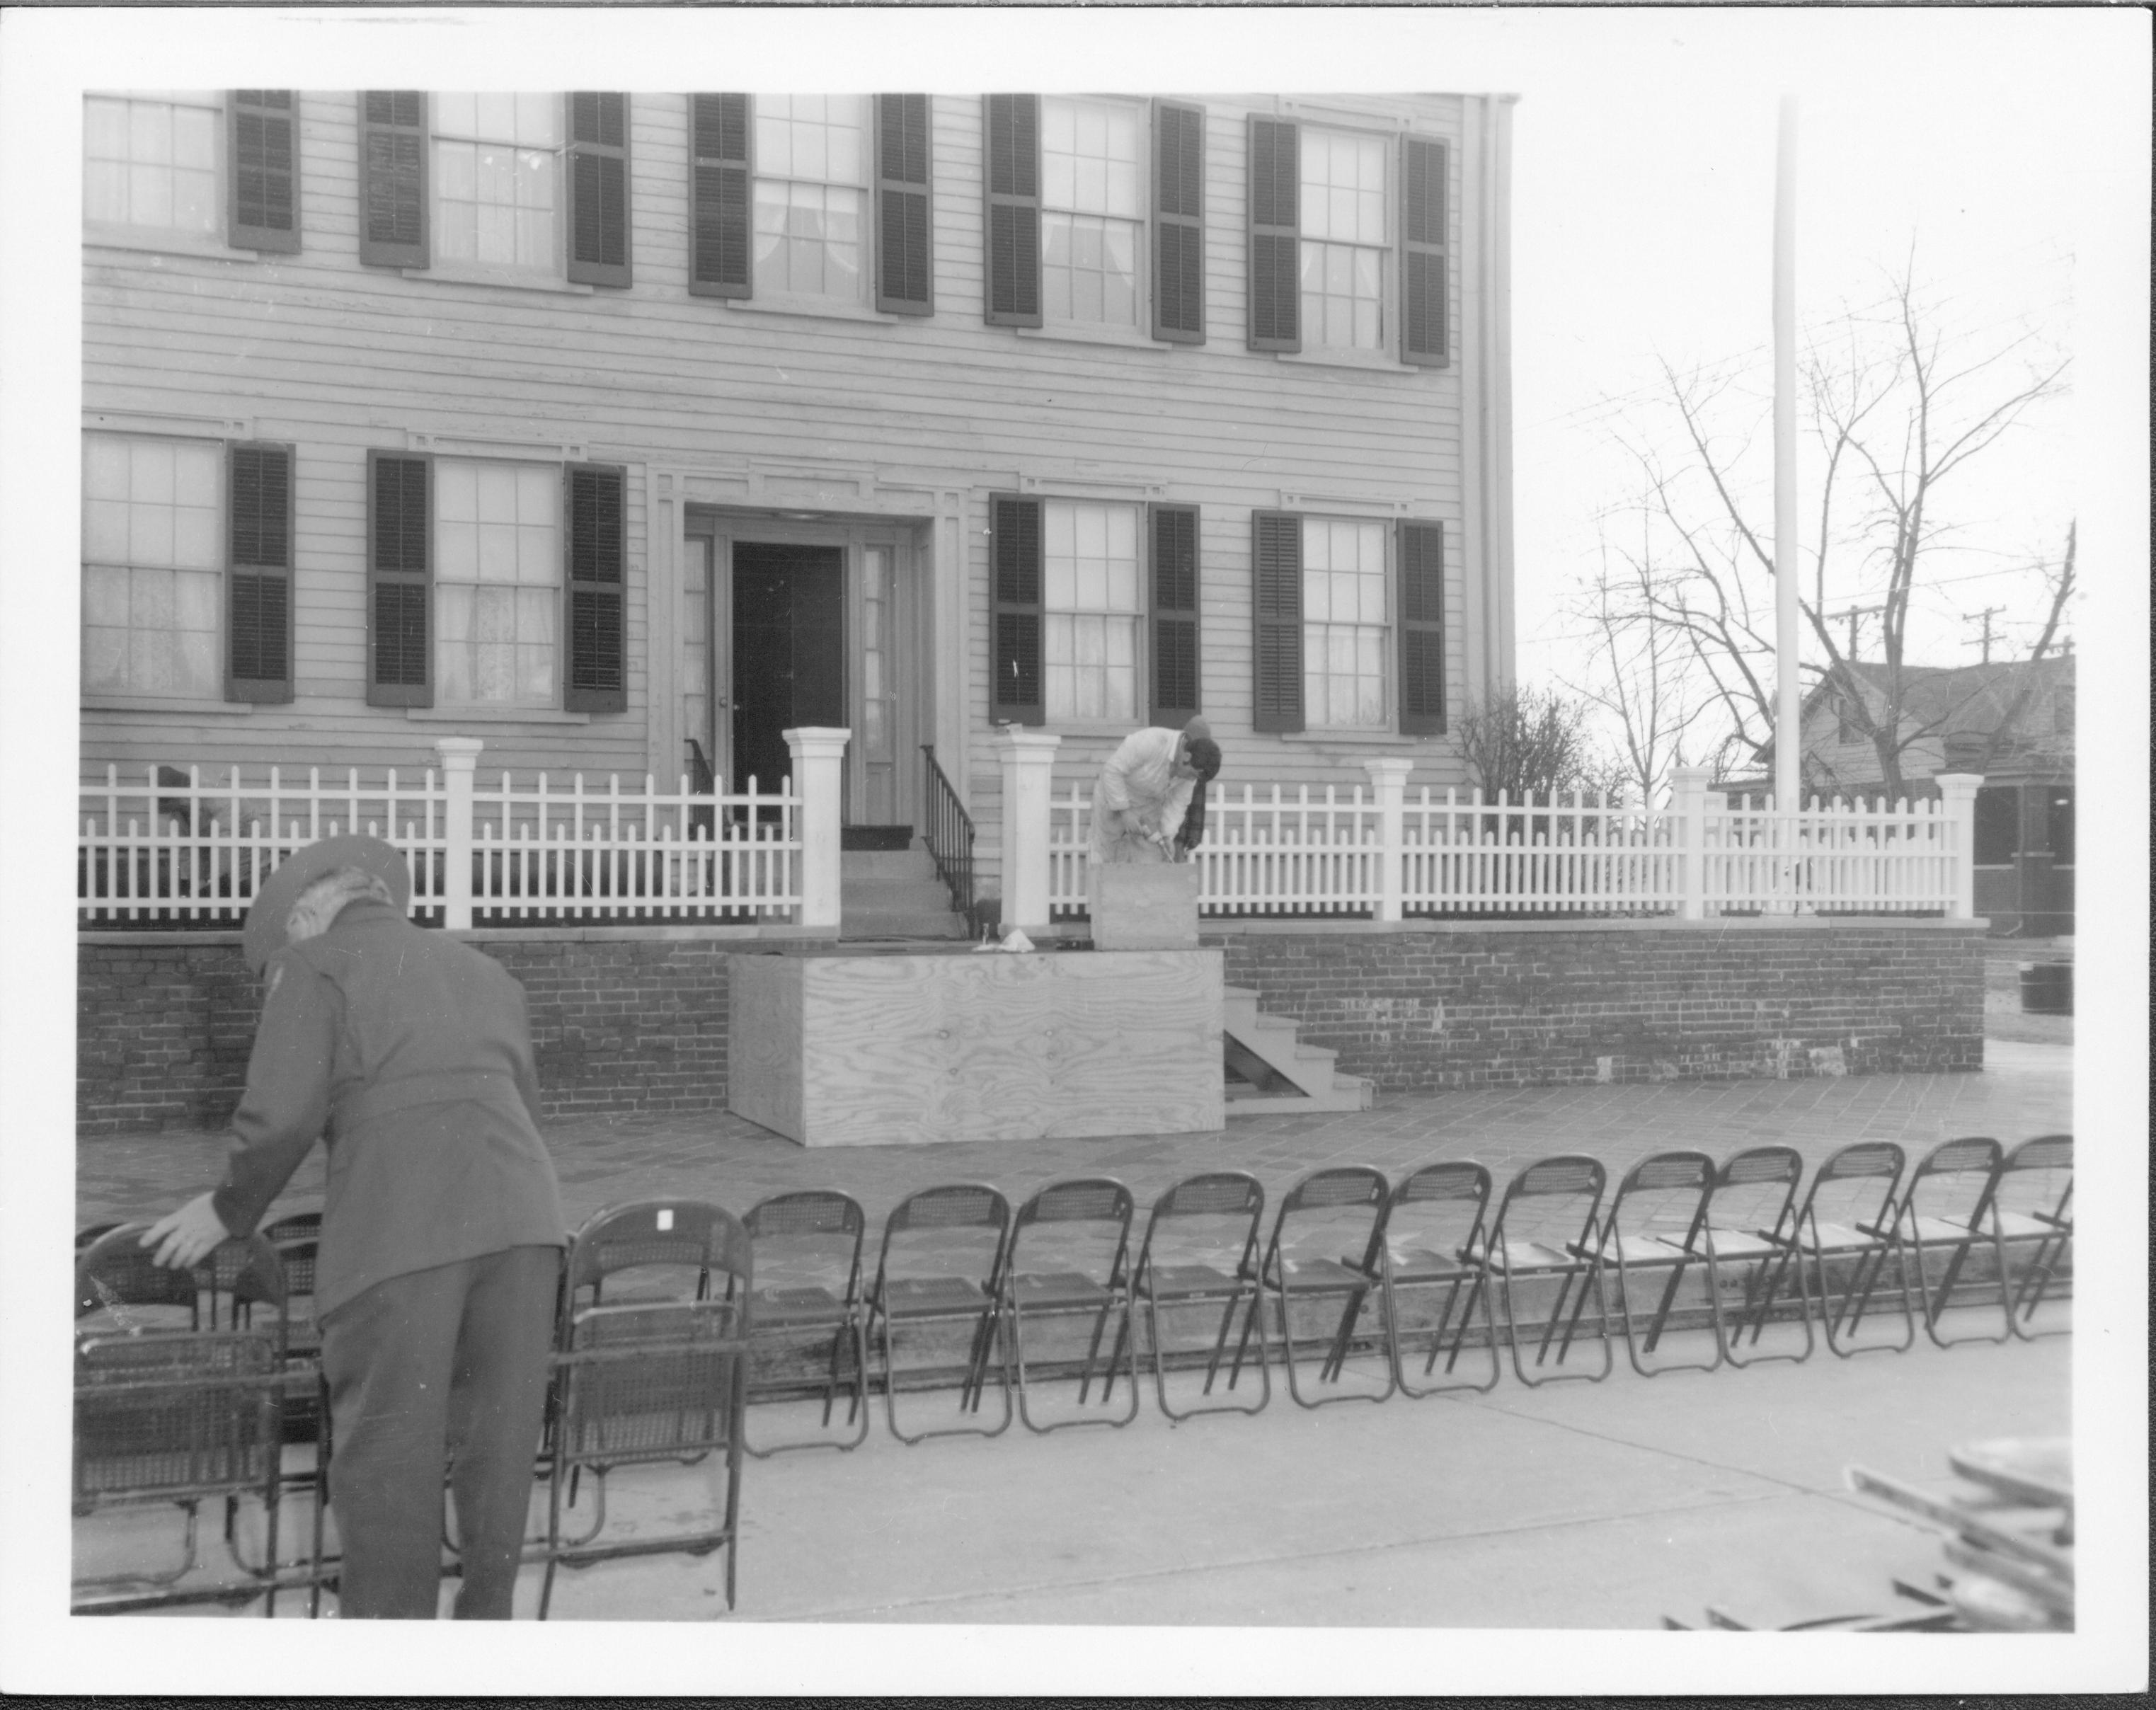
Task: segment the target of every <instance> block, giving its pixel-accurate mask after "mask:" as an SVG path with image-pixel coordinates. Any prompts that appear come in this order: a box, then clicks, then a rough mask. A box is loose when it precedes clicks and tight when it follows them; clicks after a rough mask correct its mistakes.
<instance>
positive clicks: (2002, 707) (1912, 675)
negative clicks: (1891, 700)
mask: <svg viewBox="0 0 2156 1710" xmlns="http://www.w3.org/2000/svg"><path fill="white" fill-rule="evenodd" d="M1847 669H1848V670H1849V671H1850V672H1851V674H1852V675H1854V676H1855V677H1856V680H1857V681H1858V682H1859V683H1860V684H1861V685H1862V686H1863V687H1864V688H1865V689H1866V691H1867V696H1866V698H1867V699H1868V700H1869V701H1870V702H1871V706H1872V707H1873V709H1874V710H1875V711H1883V710H1884V708H1885V704H1886V696H1888V695H1889V694H1890V693H1891V692H1892V689H1893V684H1894V673H1893V670H1892V668H1891V667H1889V666H1888V665H1886V663H1885V662H1884V661H1881V660H1853V661H1851V663H1850V665H1848V667H1847ZM1901 677H1902V727H1903V729H1905V730H1907V731H1909V732H1912V733H1914V734H1917V735H1921V736H1925V737H1935V738H1938V740H1940V741H1941V742H1951V743H1952V744H1953V746H1954V747H1957V748H1961V747H1967V746H1969V745H1972V744H1975V743H1979V742H1984V740H1985V739H1987V738H1989V737H1990V736H1991V734H1992V732H1994V731H1996V730H1997V729H1998V728H1999V724H2000V721H2002V720H2004V719H2005V716H2006V714H2007V711H2008V709H2009V708H2010V707H2011V706H2012V705H2013V703H2014V697H2015V696H2016V695H2017V694H2018V693H2020V690H2021V687H2022V686H2023V685H2024V684H2025V683H2026V684H2028V685H2029V698H2028V701H2026V703H2025V705H2024V706H2022V708H2021V713H2020V718H2019V719H2018V720H2017V721H2015V729H2014V731H2013V732H2011V733H2010V735H2009V736H2008V737H2007V738H2006V740H2005V742H2003V743H2001V744H2000V752H1999V758H2000V759H2002V760H2003V759H2005V757H2007V756H2009V755H2011V754H2015V753H2019V752H2021V751H2023V750H2024V749H2029V748H2042V749H2045V750H2047V751H2051V752H2057V753H2060V754H2064V755H2071V753H2072V752H2073V746H2074V739H2073V735H2072V719H2071V715H2069V716H2068V717H2067V719H2066V729H2065V730H2064V731H2062V732H2061V731H2060V730H2059V725H2058V720H2057V717H2056V707H2057V703H2058V701H2059V700H2060V699H2061V696H2071V695H2072V693H2073V690H2074V655H2071V654H2070V653H2065V654H2051V655H2047V656H2046V657H2045V658H2043V659H2040V660H2025V659H2021V660H1997V661H1994V662H1993V663H1991V664H1988V665H1903V666H1902V673H1901ZM1839 691H1840V679H1839V678H1838V677H1826V678H1822V679H1821V680H1820V681H1818V682H1817V683H1815V684H1814V685H1813V686H1812V687H1811V690H1810V691H1809V693H1808V694H1807V695H1806V696H1805V697H1804V711H1803V714H1802V717H1801V722H1802V724H1803V725H1804V728H1805V730H1806V732H1807V740H1806V742H1805V747H1806V749H1807V751H1810V750H1813V749H1815V748H1816V747H1819V746H1820V740H1819V738H1818V737H1817V736H1815V735H1813V734H1811V723H1812V718H1813V715H1814V714H1815V712H1817V711H1819V710H1820V708H1822V707H1825V706H1831V705H1832V704H1833V701H1834V698H1835V696H1836V695H1837V693H1838V692H1839ZM2054 732H2058V733H2057V734H2054ZM1773 764H1774V740H1773V738H1772V737H1769V738H1768V741H1767V742H1764V743H1763V744H1762V745H1761V747H1760V749H1759V752H1758V766H1759V768H1760V770H1761V771H1762V773H1771V772H1772V770H1773Z"/></svg>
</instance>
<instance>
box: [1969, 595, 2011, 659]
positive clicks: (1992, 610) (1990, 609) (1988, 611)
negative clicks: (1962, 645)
mask: <svg viewBox="0 0 2156 1710" xmlns="http://www.w3.org/2000/svg"><path fill="white" fill-rule="evenodd" d="M2005 609H2006V608H2005V606H1986V607H1985V608H1984V609H1983V610H1982V611H1980V612H1973V613H1969V614H1966V615H1964V616H1963V619H1962V622H1963V623H1964V624H1983V625H1984V659H1983V661H1982V662H1983V663H1984V664H1985V665H1989V664H1990V663H1991V620H1992V619H1994V618H1995V617H1997V616H1998V615H1999V614H2000V613H2001V612H2003V611H2005ZM1999 639H2001V640H2004V639H2005V636H2003V635H2002V636H2001V637H2000V638H1999Z"/></svg>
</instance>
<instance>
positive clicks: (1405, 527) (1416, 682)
mask: <svg viewBox="0 0 2156 1710" xmlns="http://www.w3.org/2000/svg"><path fill="white" fill-rule="evenodd" d="M1399 563H1400V734H1401V735H1402V736H1409V737H1435V736H1439V735H1441V734H1443V732H1444V730H1445V525H1444V524H1443V523H1441V522H1403V523H1402V524H1401V525H1400V551H1399Z"/></svg>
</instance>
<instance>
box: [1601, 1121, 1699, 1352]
mask: <svg viewBox="0 0 2156 1710" xmlns="http://www.w3.org/2000/svg"><path fill="white" fill-rule="evenodd" d="M1713 1187H1714V1160H1713V1159H1712V1158H1709V1157H1708V1156H1707V1154H1706V1153H1704V1152H1692V1151H1678V1152H1657V1153H1653V1154H1652V1155H1650V1156H1649V1157H1646V1158H1641V1159H1640V1161H1639V1162H1638V1163H1635V1164H1634V1165H1633V1166H1632V1167H1631V1168H1630V1169H1628V1170H1626V1171H1625V1174H1624V1176H1623V1178H1622V1179H1620V1181H1619V1182H1618V1184H1617V1191H1616V1193H1615V1194H1614V1195H1612V1196H1611V1199H1610V1201H1609V1210H1608V1211H1607V1212H1606V1213H1604V1215H1603V1218H1602V1228H1601V1231H1600V1233H1599V1235H1598V1236H1597V1237H1596V1238H1595V1241H1594V1257H1596V1258H1599V1260H1600V1261H1601V1262H1602V1265H1603V1267H1604V1271H1605V1272H1606V1271H1608V1269H1609V1266H1613V1265H1614V1266H1615V1267H1616V1271H1617V1307H1618V1312H1619V1313H1620V1317H1621V1319H1622V1322H1623V1323H1624V1326H1625V1357H1626V1358H1628V1359H1630V1361H1631V1363H1632V1369H1633V1370H1634V1371H1635V1372H1637V1373H1639V1374H1640V1376H1641V1377H1643V1378H1655V1377H1660V1376H1661V1374H1663V1373H1664V1372H1711V1371H1712V1370H1713V1369H1715V1368H1716V1367H1717V1366H1718V1365H1720V1364H1721V1363H1722V1338H1721V1337H1720V1336H1719V1335H1717V1336H1716V1337H1715V1338H1714V1357H1713V1358H1712V1359H1704V1360H1662V1361H1660V1362H1658V1363H1650V1360H1648V1359H1645V1358H1641V1356H1642V1354H1645V1355H1648V1356H1651V1355H1652V1354H1653V1353H1654V1352H1655V1348H1657V1346H1659V1344H1660V1343H1661V1339H1662V1332H1663V1329H1664V1328H1665V1327H1666V1325H1667V1324H1668V1322H1669V1317H1670V1310H1671V1307H1674V1306H1675V1305H1676V1301H1677V1296H1678V1292H1679V1291H1680V1290H1681V1288H1682V1286H1683V1285H1684V1278H1685V1273H1686V1271H1691V1270H1692V1268H1693V1267H1694V1266H1697V1267H1698V1269H1697V1271H1696V1272H1695V1275H1696V1276H1698V1277H1701V1278H1703V1279H1705V1280H1706V1281H1707V1286H1708V1287H1709V1288H1710V1289H1711V1288H1712V1276H1711V1274H1710V1273H1709V1271H1708V1270H1707V1245H1706V1231H1707V1196H1708V1194H1710V1193H1711V1192H1712V1190H1713ZM1572 1251H1573V1254H1574V1256H1578V1257H1583V1258H1584V1257H1586V1256H1588V1255H1587V1254H1586V1253H1585V1252H1584V1251H1583V1250H1581V1249H1580V1248H1579V1247H1578V1246H1575V1247H1573V1249H1572ZM1657 1286H1659V1293H1658V1294H1657V1295H1656V1297H1655V1302H1654V1307H1653V1312H1652V1315H1651V1317H1649V1318H1648V1320H1647V1324H1646V1329H1645V1336H1644V1338H1643V1337H1642V1335H1641V1333H1640V1317H1641V1316H1642V1315H1641V1314H1640V1313H1639V1312H1636V1311H1635V1309H1634V1306H1633V1297H1634V1296H1635V1293H1637V1294H1640V1295H1645V1294H1647V1293H1649V1292H1651V1291H1655V1289H1656V1288H1657ZM1580 1297H1581V1299H1582V1300H1583V1301H1584V1299H1585V1298H1586V1291H1585V1290H1584V1289H1583V1290H1582V1291H1581V1292H1580Z"/></svg>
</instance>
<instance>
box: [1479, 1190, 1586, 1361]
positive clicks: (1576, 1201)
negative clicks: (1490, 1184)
mask: <svg viewBox="0 0 2156 1710" xmlns="http://www.w3.org/2000/svg"><path fill="white" fill-rule="evenodd" d="M1606 1180H1607V1178H1606V1176H1605V1174H1604V1171H1603V1168H1602V1165H1601V1163H1599V1161H1598V1160H1597V1159H1594V1158H1589V1157H1588V1156H1587V1155H1586V1154H1585V1153H1577V1152H1568V1153H1558V1155H1557V1156H1556V1157H1554V1158H1543V1159H1541V1160H1539V1161H1538V1162H1537V1163H1531V1164H1529V1165H1527V1168H1524V1169H1522V1170H1521V1171H1520V1172H1519V1173H1517V1174H1516V1175H1515V1176H1513V1178H1512V1180H1511V1181H1509V1182H1507V1184H1505V1192H1504V1195H1503V1197H1502V1198H1501V1199H1499V1200H1498V1202H1497V1214H1496V1216H1495V1217H1493V1218H1491V1220H1490V1226H1489V1230H1488V1232H1487V1234H1486V1237H1485V1239H1484V1240H1483V1243H1482V1245H1481V1246H1479V1247H1476V1248H1474V1249H1471V1250H1469V1251H1468V1252H1467V1253H1466V1254H1465V1255H1464V1257H1466V1259H1467V1260H1468V1261H1469V1262H1470V1263H1471V1264H1474V1265H1476V1266H1477V1267H1478V1268H1479V1269H1480V1270H1481V1272H1482V1275H1481V1277H1479V1278H1478V1279H1477V1281H1478V1283H1479V1284H1480V1286H1483V1287H1486V1288H1487V1287H1491V1286H1495V1288H1496V1291H1497V1300H1498V1303H1499V1305H1500V1306H1501V1307H1502V1309H1503V1312H1502V1316H1503V1317H1504V1321H1505V1339H1506V1341H1507V1343H1510V1344H1511V1346H1512V1373H1513V1375H1514V1376H1516V1377H1517V1378H1518V1379H1519V1380H1520V1381H1521V1382H1522V1384H1526V1385H1527V1387H1528V1388H1529V1389H1538V1388H1540V1387H1541V1386H1542V1385H1543V1384H1562V1383H1568V1382H1572V1381H1575V1380H1584V1381H1586V1382H1589V1383H1596V1384H1599V1383H1600V1382H1601V1381H1602V1379H1604V1378H1606V1377H1608V1376H1609V1374H1610V1372H1611V1371H1612V1370H1613V1369H1614V1363H1615V1357H1614V1355H1613V1354H1612V1353H1611V1352H1610V1349H1609V1298H1608V1297H1607V1295H1606V1294H1605V1293H1604V1286H1603V1278H1602V1261H1601V1258H1600V1256H1599V1254H1598V1252H1597V1251H1596V1244H1595V1235H1596V1231H1597V1230H1598V1228H1599V1214H1600V1212H1601V1209H1602V1190H1603V1188H1604V1184H1605V1182H1606ZM1583 1255H1584V1256H1583ZM1523 1282H1526V1283H1532V1284H1534V1285H1536V1286H1537V1291H1540V1292H1544V1293H1547V1292H1548V1286H1549V1285H1550V1284H1552V1283H1555V1284H1556V1285H1557V1291H1556V1295H1555V1297H1554V1298H1553V1300H1552V1301H1551V1302H1550V1303H1549V1310H1548V1317H1547V1318H1546V1319H1545V1320H1544V1322H1543V1333H1542V1340H1541V1341H1540V1342H1539V1343H1537V1345H1536V1348H1535V1365H1536V1367H1537V1369H1540V1368H1541V1367H1542V1365H1543V1362H1544V1361H1545V1360H1547V1359H1548V1357H1549V1351H1550V1343H1551V1341H1552V1340H1553V1338H1555V1337H1556V1336H1557V1333H1558V1327H1559V1325H1563V1329H1564V1339H1563V1341H1561V1342H1559V1343H1558V1348H1557V1363H1558V1365H1563V1363H1564V1360H1565V1356H1566V1355H1567V1354H1568V1353H1571V1351H1572V1343H1573V1338H1574V1337H1575V1336H1576V1335H1577V1334H1578V1331H1579V1321H1580V1317H1581V1313H1582V1311H1583V1310H1584V1307H1585V1306H1586V1304H1587V1297H1588V1295H1589V1292H1592V1294H1593V1296H1594V1308H1595V1340H1596V1341H1597V1342H1598V1343H1599V1344H1600V1345H1601V1348H1602V1363H1601V1367H1600V1369H1599V1370H1595V1371H1591V1372H1582V1371H1571V1372H1551V1373H1548V1374H1545V1375H1543V1376H1541V1377H1534V1378H1531V1377H1529V1376H1528V1375H1527V1364H1526V1362H1525V1361H1523V1360H1522V1358H1521V1357H1520V1340H1521V1323H1520V1302H1519V1295H1518V1290H1519V1286H1520V1285H1521V1284H1522V1283H1523ZM1574 1286H1578V1289H1579V1291H1580V1297H1579V1302H1578V1306H1576V1307H1574V1308H1573V1312H1571V1314H1570V1315H1569V1316H1568V1315H1567V1314H1566V1312H1565V1307H1566V1306H1567V1305H1568V1303H1570V1302H1571V1301H1572V1298H1573V1288H1574Z"/></svg>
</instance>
